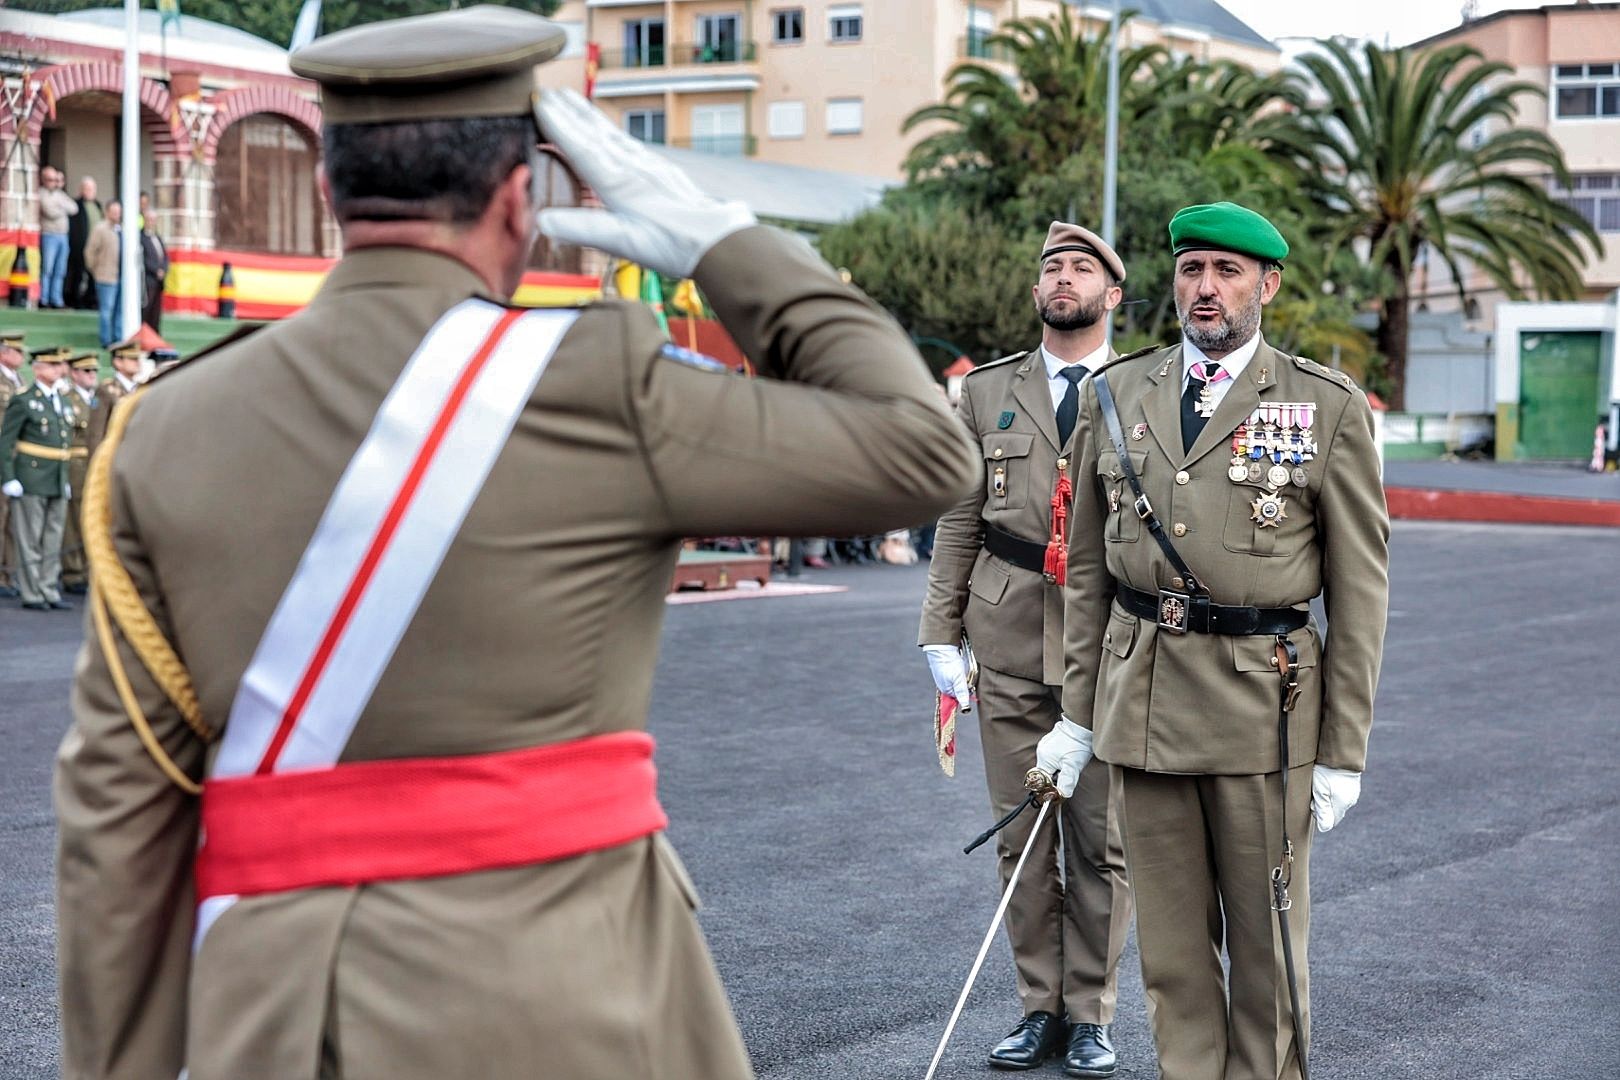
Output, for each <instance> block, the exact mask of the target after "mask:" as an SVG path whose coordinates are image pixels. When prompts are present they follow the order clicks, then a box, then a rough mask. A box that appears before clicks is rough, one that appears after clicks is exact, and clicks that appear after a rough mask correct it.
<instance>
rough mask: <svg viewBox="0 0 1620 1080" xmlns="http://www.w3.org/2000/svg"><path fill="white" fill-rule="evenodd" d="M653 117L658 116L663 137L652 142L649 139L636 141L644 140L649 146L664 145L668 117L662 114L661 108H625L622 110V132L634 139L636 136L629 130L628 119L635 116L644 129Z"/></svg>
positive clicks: (667, 128) (666, 140) (667, 134)
mask: <svg viewBox="0 0 1620 1080" xmlns="http://www.w3.org/2000/svg"><path fill="white" fill-rule="evenodd" d="M654 117H657V118H658V121H659V125H660V126H661V127H662V128H663V129H664V130H663V136H664V137H663V138H662V139H659V140H658V141H657V142H656V143H655V142H652V141H651V140H650V139H637V141H638V142H645V143H647V144H648V145H650V146H663V145H665V144H666V143H668V142H669V118H668V117H667V116H666V115H665V114H664V110H663V109H626V110H624V133H625V134H626V135H629V136H630V137H631V138H632V139H635V138H636V134H635V132H633V131H631V130H630V121H631V119H632V118H635V119H639V120H641V121H642V125H643V128H644V129H645V127H646V125H648V124H651V123H652V121H653V118H654Z"/></svg>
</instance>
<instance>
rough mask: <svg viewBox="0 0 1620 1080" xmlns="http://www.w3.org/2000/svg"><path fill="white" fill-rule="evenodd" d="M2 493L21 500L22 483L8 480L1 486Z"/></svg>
mask: <svg viewBox="0 0 1620 1080" xmlns="http://www.w3.org/2000/svg"><path fill="white" fill-rule="evenodd" d="M0 492H4V493H5V494H7V495H9V496H10V497H11V498H13V499H20V498H22V494H23V489H22V481H21V480H7V481H6V482H5V484H4V485H0Z"/></svg>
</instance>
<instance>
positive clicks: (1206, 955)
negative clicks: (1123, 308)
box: [1038, 203, 1389, 1080]
mask: <svg viewBox="0 0 1620 1080" xmlns="http://www.w3.org/2000/svg"><path fill="white" fill-rule="evenodd" d="M1170 241H1171V245H1172V247H1173V250H1174V253H1175V258H1176V263H1175V271H1174V286H1175V301H1176V311H1177V314H1178V315H1179V316H1180V319H1181V326H1182V335H1183V339H1182V342H1181V344H1179V345H1177V346H1174V347H1172V348H1168V349H1162V350H1158V351H1150V352H1146V353H1144V354H1138V355H1132V356H1127V357H1122V358H1121V359H1120V360H1118V361H1117V362H1115V363H1113V364H1110V365H1105V366H1104V367H1103V369H1102V370H1101V371H1100V372H1098V374H1097V375H1096V376H1095V377H1094V378H1093V379H1092V380H1091V381H1090V382H1089V383H1087V384H1086V386H1085V387H1084V399H1085V400H1084V402H1083V408H1082V409H1081V420H1080V425H1079V426H1080V433H1079V435H1078V436H1077V438H1078V439H1079V443H1078V445H1077V446H1076V448H1075V468H1076V473H1077V475H1078V476H1079V477H1081V478H1082V482H1080V483H1078V484H1077V485H1076V488H1075V500H1074V533H1073V539H1072V541H1071V546H1070V549H1069V594H1068V610H1067V619H1066V621H1065V633H1066V651H1067V653H1068V661H1069V662H1068V671H1067V676H1066V679H1065V682H1064V693H1063V705H1064V714H1065V718H1064V719H1062V720H1060V721H1059V722H1058V724H1057V726H1056V727H1055V728H1054V729H1053V731H1052V733H1051V734H1050V735H1048V736H1047V737H1046V738H1044V739H1042V740H1041V746H1040V750H1039V753H1038V761H1039V764H1040V765H1041V767H1042V768H1044V769H1047V770H1048V771H1053V770H1057V771H1059V772H1062V773H1069V772H1072V771H1073V770H1075V769H1077V768H1080V767H1083V766H1084V765H1085V763H1086V762H1087V761H1088V760H1090V759H1091V758H1092V756H1093V754H1095V756H1096V757H1098V758H1101V759H1102V760H1104V761H1106V762H1109V763H1110V764H1113V765H1116V766H1118V767H1119V770H1120V775H1121V778H1122V781H1123V784H1122V788H1123V796H1124V825H1125V854H1126V860H1127V863H1128V865H1129V867H1130V876H1131V886H1132V890H1133V893H1134V897H1135V901H1136V926H1137V941H1138V944H1139V947H1140V950H1141V957H1142V981H1143V985H1144V989H1145V990H1146V993H1147V998H1148V1001H1149V1002H1150V1003H1151V1006H1150V1008H1149V1010H1148V1012H1149V1016H1150V1017H1151V1020H1152V1026H1153V1034H1154V1041H1155V1044H1156V1045H1157V1047H1158V1054H1159V1068H1160V1070H1161V1075H1162V1076H1163V1077H1164V1078H1165V1080H1257V1078H1261V1077H1264V1078H1266V1080H1278V1078H1290V1080H1291V1078H1295V1077H1298V1076H1300V1075H1301V1067H1300V1060H1299V1059H1300V1056H1301V1055H1302V1054H1304V1053H1305V1052H1306V1049H1307V1047H1308V1042H1307V1040H1308V1038H1309V989H1310V988H1309V981H1308V973H1307V971H1306V965H1305V960H1306V947H1305V946H1306V940H1307V936H1308V933H1309V928H1310V848H1311V845H1310V831H1309V826H1310V823H1311V821H1312V818H1313V816H1314V819H1315V822H1316V825H1317V828H1318V829H1319V830H1321V831H1323V832H1325V831H1327V830H1328V829H1330V828H1332V827H1333V825H1334V824H1335V823H1336V822H1338V821H1339V820H1340V819H1341V818H1342V817H1343V816H1344V814H1345V812H1346V811H1347V810H1348V809H1349V808H1350V806H1351V805H1353V804H1354V802H1355V801H1356V798H1357V795H1358V794H1359V791H1360V783H1361V780H1360V778H1361V770H1362V768H1363V766H1364V764H1365V762H1366V754H1367V736H1368V731H1369V729H1370V727H1371V725H1372V709H1373V694H1374V690H1375V688H1376V686H1377V683H1378V667H1379V661H1380V657H1381V654H1382V649H1383V639H1384V618H1385V611H1386V605H1387V594H1388V576H1387V566H1388V550H1387V545H1388V539H1389V520H1388V516H1387V514H1386V511H1385V505H1384V491H1383V487H1382V485H1381V483H1380V479H1379V469H1378V458H1377V453H1376V451H1375V449H1374V446H1373V435H1372V430H1373V429H1372V413H1371V411H1370V409H1369V408H1368V405H1367V398H1366V396H1365V395H1364V394H1363V393H1362V392H1361V391H1360V390H1359V389H1357V388H1356V387H1355V385H1354V384H1353V383H1352V382H1351V380H1350V379H1349V377H1347V376H1345V375H1344V374H1342V373H1340V372H1337V371H1331V370H1329V369H1327V368H1324V367H1322V366H1321V365H1319V364H1316V363H1314V362H1312V361H1310V360H1306V359H1304V358H1303V357H1298V356H1290V355H1288V354H1286V353H1282V352H1279V351H1278V350H1276V349H1274V348H1272V347H1271V346H1270V345H1268V344H1266V342H1265V339H1264V338H1263V337H1262V336H1261V334H1260V316H1261V309H1262V308H1263V307H1264V305H1265V304H1267V303H1269V302H1270V301H1271V299H1272V298H1273V297H1274V296H1275V295H1276V293H1277V289H1278V287H1279V285H1280V284H1281V273H1282V270H1281V265H1282V260H1283V259H1284V257H1286V256H1287V254H1288V245H1287V243H1286V242H1285V241H1284V240H1283V238H1282V235H1281V234H1280V233H1278V231H1277V229H1276V228H1275V227H1274V226H1273V225H1272V224H1271V223H1270V222H1269V221H1267V220H1266V219H1265V218H1264V217H1262V216H1261V215H1260V214H1257V213H1255V212H1254V211H1252V210H1248V209H1245V208H1243V207H1240V206H1237V205H1234V204H1232V203H1216V204H1213V205H1208V206H1193V207H1188V208H1187V209H1185V210H1182V211H1181V212H1180V213H1178V214H1176V216H1175V217H1174V218H1173V219H1172V220H1171V223H1170ZM1138 488H1140V491H1139V490H1138ZM1319 595H1320V596H1322V597H1323V598H1324V601H1325V603H1326V606H1327V615H1328V620H1329V624H1330V627H1331V631H1332V632H1331V635H1330V636H1329V638H1328V639H1327V641H1326V643H1325V644H1324V642H1323V640H1322V637H1321V635H1320V632H1319V629H1318V627H1317V625H1316V624H1315V622H1314V620H1313V619H1312V617H1311V614H1310V602H1311V600H1312V599H1313V598H1315V597H1317V596H1319ZM1274 909H1277V910H1275V911H1274ZM1274 918H1275V925H1274V922H1273V920H1274ZM1223 942H1224V945H1225V948H1226V953H1227V958H1228V960H1229V962H1230V967H1231V978H1230V982H1228V980H1227V978H1226V976H1225V975H1224V974H1223V971H1222V964H1221V948H1222V945H1223ZM1296 1005H1297V1007H1296Z"/></svg>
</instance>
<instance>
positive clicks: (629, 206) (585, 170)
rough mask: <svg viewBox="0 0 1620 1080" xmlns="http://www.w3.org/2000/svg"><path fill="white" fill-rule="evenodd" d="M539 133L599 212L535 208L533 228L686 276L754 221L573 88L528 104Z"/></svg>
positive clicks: (743, 208) (552, 92)
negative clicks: (583, 185) (599, 205)
mask: <svg viewBox="0 0 1620 1080" xmlns="http://www.w3.org/2000/svg"><path fill="white" fill-rule="evenodd" d="M535 113H536V115H537V116H538V118H539V120H540V130H541V131H542V132H543V133H544V134H545V136H546V137H547V138H548V139H550V140H551V141H552V143H553V144H555V145H556V147H557V149H558V150H561V151H562V153H563V155H564V156H565V157H566V158H567V159H568V161H569V163H570V164H571V165H573V167H574V168H575V169H576V170H577V171H578V172H579V175H580V178H581V179H582V180H584V181H585V183H586V184H588V185H589V186H590V188H591V190H593V191H595V192H596V194H597V196H598V197H599V198H601V200H602V204H603V205H604V206H605V207H607V209H605V210H596V209H587V208H575V207H558V208H549V209H545V210H542V211H540V231H541V232H543V233H545V234H546V235H547V236H549V237H551V238H552V239H553V240H557V241H560V242H562V243H565V244H580V245H583V246H585V247H592V248H596V249H597V250H598V251H605V252H607V253H608V254H610V255H617V256H619V257H620V258H624V259H629V260H630V261H631V262H634V263H637V264H639V265H641V266H645V267H649V268H650V269H653V270H656V271H658V272H659V273H661V274H666V275H668V276H669V277H676V278H688V277H691V276H692V271H693V269H694V268H696V266H697V264H698V261H699V260H701V259H702V258H703V256H704V254H705V253H706V252H707V251H708V250H709V249H710V248H712V247H713V246H714V245H715V244H717V243H719V242H720V241H721V240H722V239H724V238H725V237H727V236H729V235H731V234H732V233H734V232H736V231H737V230H738V229H746V228H747V227H748V226H750V225H752V224H754V215H753V213H752V211H750V210H749V209H748V208H747V207H746V206H744V205H743V204H742V203H740V202H721V201H720V200H719V199H716V198H714V197H712V196H710V195H705V194H704V193H703V192H701V191H699V190H698V188H697V185H696V184H694V183H692V181H691V178H689V177H688V176H687V175H686V174H685V173H684V172H682V171H681V170H680V169H679V168H678V167H677V166H675V165H674V164H672V163H671V162H669V161H666V160H664V159H663V158H661V157H659V156H658V155H657V154H656V153H654V152H653V151H651V150H649V149H648V148H647V145H646V144H645V143H641V142H638V141H636V140H635V139H632V138H631V137H630V136H629V135H627V134H625V133H624V132H623V131H620V130H619V129H618V128H617V127H615V126H614V125H613V122H612V121H610V120H609V119H608V118H607V117H605V116H603V115H602V113H601V112H600V111H599V110H598V109H597V108H596V107H595V106H594V105H592V104H591V103H590V102H588V101H586V100H585V99H584V98H582V97H580V96H579V94H577V93H576V92H574V91H573V90H546V91H543V92H542V93H541V94H540V103H539V105H537V106H536V107H535Z"/></svg>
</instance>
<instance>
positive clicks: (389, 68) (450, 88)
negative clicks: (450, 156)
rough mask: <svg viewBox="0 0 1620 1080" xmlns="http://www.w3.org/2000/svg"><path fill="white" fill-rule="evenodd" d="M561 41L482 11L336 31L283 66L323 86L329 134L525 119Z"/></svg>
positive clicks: (503, 14)
mask: <svg viewBox="0 0 1620 1080" xmlns="http://www.w3.org/2000/svg"><path fill="white" fill-rule="evenodd" d="M566 40H567V38H566V35H565V34H564V33H563V29H562V27H560V26H558V25H557V24H556V23H554V22H552V21H551V20H550V19H543V18H541V17H540V16H538V15H535V14H532V13H530V12H527V11H519V10H517V9H516V8H509V7H496V6H494V5H490V4H482V5H479V6H478V7H470V8H460V9H458V10H453V11H439V12H434V13H433V14H430V15H413V16H411V17H409V18H404V19H389V20H386V21H384V22H374V23H366V24H364V25H361V26H354V27H350V28H349V29H347V30H340V31H338V32H337V33H335V34H331V35H328V36H326V37H321V38H316V39H315V40H314V41H313V42H311V43H310V44H308V45H306V46H304V47H303V48H302V49H299V50H298V51H297V52H295V53H293V54H292V56H291V57H289V58H288V63H289V65H290V66H291V67H292V69H293V71H294V72H295V73H296V74H299V75H302V76H303V77H304V78H306V79H313V80H315V81H316V82H318V83H320V84H321V111H322V115H323V117H324V119H325V121H326V122H327V123H329V124H379V123H390V122H394V121H400V120H459V119H473V118H475V117H487V116H530V115H532V114H533V109H534V96H535V94H536V93H537V90H536V88H535V81H534V69H535V65H537V64H543V63H545V62H546V61H547V60H550V59H551V58H552V57H554V56H556V55H557V54H558V53H559V52H561V51H562V49H563V45H564V44H565V43H566Z"/></svg>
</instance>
